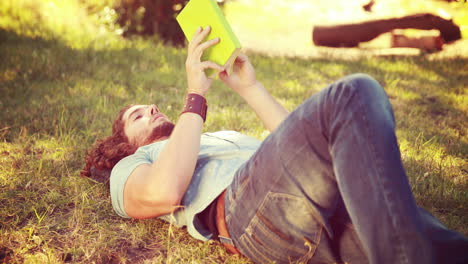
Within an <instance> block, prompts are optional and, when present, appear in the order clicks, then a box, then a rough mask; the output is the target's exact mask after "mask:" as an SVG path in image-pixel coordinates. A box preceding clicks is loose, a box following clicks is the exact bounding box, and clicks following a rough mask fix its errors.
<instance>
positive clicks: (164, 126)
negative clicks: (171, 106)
mask: <svg viewBox="0 0 468 264" xmlns="http://www.w3.org/2000/svg"><path fill="white" fill-rule="evenodd" d="M122 120H123V121H124V123H125V127H124V132H125V135H127V137H128V139H129V141H130V143H132V144H135V145H137V146H139V147H140V146H143V145H146V144H149V143H152V142H154V141H156V140H163V139H166V138H168V137H169V136H170V134H171V133H172V129H173V128H174V124H173V123H172V122H171V121H169V119H168V118H167V116H166V115H164V114H163V113H161V112H160V111H159V109H158V108H157V107H156V105H134V106H132V107H130V108H129V109H128V110H127V111H125V113H124V115H123V116H122Z"/></svg>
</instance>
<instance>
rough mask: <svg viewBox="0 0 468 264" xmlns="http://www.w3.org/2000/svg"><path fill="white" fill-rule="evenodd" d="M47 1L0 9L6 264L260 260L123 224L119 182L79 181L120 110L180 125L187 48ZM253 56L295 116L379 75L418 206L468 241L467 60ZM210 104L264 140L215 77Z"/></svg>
mask: <svg viewBox="0 0 468 264" xmlns="http://www.w3.org/2000/svg"><path fill="white" fill-rule="evenodd" d="M50 2H51V3H54V4H55V5H57V6H58V7H57V8H56V9H50V8H49V9H47V10H49V11H48V13H47V12H45V11H44V10H45V8H46V6H47V4H45V3H43V4H37V3H36V1H33V0H22V1H10V2H8V1H7V2H6V4H2V5H1V6H0V94H1V99H0V262H4V263H235V264H239V263H249V262H248V260H246V259H244V258H238V257H235V256H230V255H229V254H228V253H227V252H226V251H225V250H224V248H223V247H221V246H219V244H217V243H202V242H199V241H197V240H194V239H192V238H191V237H190V236H189V235H188V234H187V233H186V231H185V230H184V229H176V228H174V227H171V226H169V225H168V224H166V223H164V222H162V221H159V220H125V219H122V218H120V217H118V216H117V215H116V214H115V213H114V212H113V211H112V208H111V205H110V200H109V191H108V186H107V185H106V184H102V183H97V182H94V181H93V180H91V179H87V178H81V177H80V176H79V171H80V169H81V168H82V166H83V158H84V155H85V152H86V150H87V148H88V147H89V146H90V145H91V144H92V143H93V142H94V141H95V140H96V139H97V138H100V137H103V136H105V135H108V134H109V133H110V126H111V122H112V120H113V119H114V117H115V115H116V113H117V111H118V109H120V108H121V107H122V106H124V105H126V104H130V103H157V104H158V105H159V106H160V108H161V109H162V110H163V111H164V112H166V113H167V114H168V115H169V117H171V118H172V119H177V116H178V114H179V112H180V110H181V109H182V104H183V97H184V94H185V89H186V80H185V71H184V62H185V56H186V51H185V50H184V49H175V48H171V47H166V46H163V45H162V44H160V42H158V40H157V39H150V40H144V39H133V40H122V39H121V38H120V37H119V36H118V34H116V33H118V30H117V29H118V28H114V29H112V26H109V23H107V22H109V19H110V20H112V18H108V17H106V16H105V15H102V14H107V13H108V11H103V10H104V9H103V7H104V6H105V5H104V4H102V3H100V2H98V1H88V2H86V3H87V4H88V6H86V8H85V7H84V4H83V2H84V1H77V2H75V1H66V2H67V3H70V4H68V5H67V4H63V3H62V4H61V1H58V0H57V1H50ZM95 2H96V3H95ZM33 3H34V4H33ZM31 5H36V6H35V9H31ZM61 5H62V6H61ZM59 7H60V8H59ZM93 8H94V9H93ZM31 10H36V11H31ZM51 10H52V11H51ZM54 10H55V11H54ZM86 10H91V11H92V12H91V14H89V12H86ZM54 12H55V13H54ZM103 12H104V13H103ZM106 12H107V13H106ZM46 13H47V14H48V15H47V16H46V15H45V14H46ZM59 13H60V15H58V14H59ZM54 14H57V15H56V16H54ZM71 14H75V16H72V15H71ZM52 17H54V19H52ZM103 17H104V18H103ZM71 18H72V19H71ZM103 19H104V20H105V21H104V22H105V23H104V24H106V23H107V24H106V25H107V26H106V27H105V29H100V28H101V27H102V26H101V25H102V24H103V22H102V20H103ZM106 19H107V20H106ZM48 21H49V22H48ZM50 21H52V22H50ZM106 21H107V22H106ZM109 28H110V29H109ZM249 56H250V57H251V60H252V62H253V64H254V65H255V67H256V71H257V75H258V79H260V80H261V81H263V83H264V84H265V86H266V87H268V89H269V90H270V91H271V93H272V94H273V95H274V96H275V97H276V98H278V99H279V101H280V102H282V103H283V104H284V105H285V106H286V107H287V108H288V109H290V110H293V109H294V108H295V107H296V106H297V105H298V104H300V103H301V102H302V101H303V100H304V99H306V98H308V97H309V96H310V95H312V94H314V93H316V92H317V91H319V90H320V89H322V88H324V87H325V86H326V85H327V84H329V83H330V82H332V81H334V80H336V79H338V78H340V77H342V76H344V75H346V74H350V73H355V72H365V73H368V74H370V75H372V76H374V77H375V78H376V79H377V80H378V81H379V82H380V83H382V84H383V85H384V86H385V89H386V91H387V93H388V94H389V96H390V99H391V102H392V104H393V106H394V110H395V115H396V120H397V134H398V138H399V142H400V146H401V150H402V158H403V162H404V165H405V168H406V169H407V172H408V176H409V178H410V181H411V184H412V188H413V191H414V194H415V197H416V199H417V202H418V204H420V205H421V206H422V207H424V208H426V209H428V210H429V211H430V212H432V213H433V214H434V215H436V216H437V217H438V218H439V219H441V221H442V222H443V223H444V224H446V225H447V226H448V227H449V228H452V229H455V230H457V231H459V232H461V233H463V234H465V235H468V213H467V212H468V188H467V187H468V135H467V131H466V127H467V125H468V102H467V100H468V99H467V98H468V90H467V88H466V83H468V66H467V65H468V63H467V62H468V60H467V59H464V58H457V57H454V58H440V59H437V60H433V59H429V58H428V57H427V56H416V57H378V58H370V57H368V58H356V59H352V60H350V59H342V60H341V59H336V58H333V59H331V58H327V57H323V58H315V59H301V58H285V57H268V56H264V55H260V54H253V53H251V54H249ZM226 98H229V100H227V99H226ZM208 102H209V105H210V111H209V114H208V120H207V123H206V125H205V130H206V131H216V130H220V129H233V130H238V131H240V132H243V133H246V134H248V135H252V136H255V137H258V138H264V137H265V136H266V135H267V132H266V131H265V129H264V128H263V127H262V125H261V123H260V122H259V121H258V120H257V118H256V117H255V114H254V113H253V112H252V111H251V110H250V109H249V108H248V107H247V105H246V104H245V103H244V102H243V101H242V100H241V99H240V97H239V96H237V95H234V94H233V93H232V92H231V91H229V90H228V88H226V87H224V86H222V85H221V84H220V83H219V82H218V81H217V82H215V84H214V85H213V87H212V89H211V91H210V93H209V94H208ZM213 244H214V245H213Z"/></svg>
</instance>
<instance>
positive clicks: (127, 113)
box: [122, 105, 146, 120]
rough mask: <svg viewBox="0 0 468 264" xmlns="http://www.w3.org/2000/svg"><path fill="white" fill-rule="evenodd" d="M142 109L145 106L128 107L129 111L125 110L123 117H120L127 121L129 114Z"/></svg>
mask: <svg viewBox="0 0 468 264" xmlns="http://www.w3.org/2000/svg"><path fill="white" fill-rule="evenodd" d="M143 107H146V105H134V106H132V107H130V108H129V109H127V111H125V113H124V115H123V116H122V119H123V120H127V119H128V117H129V116H130V114H131V113H133V112H134V111H135V110H138V109H140V108H143Z"/></svg>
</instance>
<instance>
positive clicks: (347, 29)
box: [312, 13, 461, 47]
mask: <svg viewBox="0 0 468 264" xmlns="http://www.w3.org/2000/svg"><path fill="white" fill-rule="evenodd" d="M408 28H414V29H425V30H430V29H437V30H439V32H440V36H441V37H442V39H443V40H444V42H445V43H450V42H453V41H455V40H458V39H461V32H460V28H459V27H458V26H457V25H456V24H455V23H453V21H452V20H446V19H443V18H441V17H439V16H436V15H433V14H429V13H424V14H415V15H410V16H405V17H401V18H390V19H378V20H372V21H366V22H362V23H354V24H342V25H332V26H315V27H314V29H313V32H312V39H313V41H314V44H315V45H317V46H327V47H356V46H358V44H359V43H360V42H366V41H369V40H372V39H374V38H376V37H378V36H379V35H381V34H383V33H386V32H390V31H392V30H394V29H408Z"/></svg>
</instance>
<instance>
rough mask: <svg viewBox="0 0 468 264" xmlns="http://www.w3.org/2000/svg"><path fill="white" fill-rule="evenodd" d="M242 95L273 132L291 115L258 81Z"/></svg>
mask: <svg viewBox="0 0 468 264" xmlns="http://www.w3.org/2000/svg"><path fill="white" fill-rule="evenodd" d="M240 96H241V97H242V98H243V99H244V100H245V101H246V102H247V103H248V104H249V106H250V107H251V108H252V109H253V110H254V111H255V113H256V114H257V116H258V117H259V118H260V120H262V122H263V124H264V125H265V127H266V128H267V129H268V130H269V131H270V132H273V131H274V130H275V129H276V128H277V127H278V125H279V124H280V123H281V122H283V120H284V119H286V117H287V116H288V115H289V112H288V111H287V110H286V109H285V108H284V107H283V106H282V105H281V104H280V103H279V102H278V101H277V100H276V99H275V98H274V97H273V96H271V94H269V93H268V91H267V90H266V89H265V87H264V86H263V84H262V83H260V82H257V83H256V84H255V86H254V87H251V88H250V89H246V90H245V92H244V93H243V94H240Z"/></svg>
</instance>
